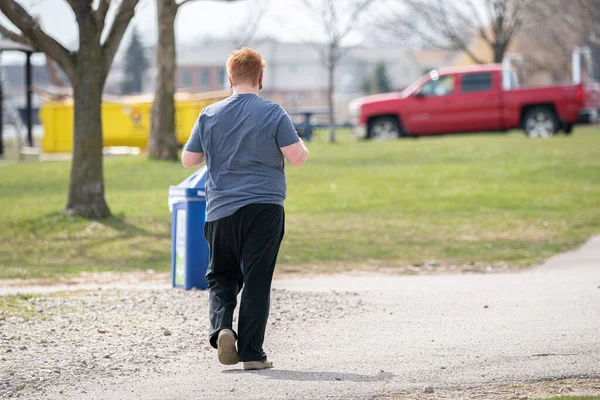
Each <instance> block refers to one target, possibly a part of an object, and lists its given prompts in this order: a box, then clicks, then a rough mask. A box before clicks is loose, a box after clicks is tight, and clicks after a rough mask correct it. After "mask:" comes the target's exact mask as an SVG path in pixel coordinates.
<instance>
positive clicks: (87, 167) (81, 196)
mask: <svg viewBox="0 0 600 400" xmlns="http://www.w3.org/2000/svg"><path fill="white" fill-rule="evenodd" d="M78 11H79V10H78ZM92 18H93V16H92V15H91V14H90V13H89V11H88V10H85V11H84V12H83V13H82V14H81V15H78V21H79V26H80V34H79V41H80V42H79V43H80V45H79V53H78V56H77V63H76V65H75V77H74V78H75V79H74V81H73V107H74V126H73V161H72V163H71V180H70V182H69V198H68V201H67V206H66V207H65V212H66V213H67V214H68V215H72V216H79V217H85V218H104V217H108V216H110V210H109V209H108V205H107V204H106V200H105V198H104V178H103V168H102V147H103V143H102V90H103V88H104V80H105V78H104V75H105V71H104V59H103V54H102V50H101V48H100V46H98V45H97V44H96V43H97V42H99V40H100V35H101V31H99V30H98V29H97V28H96V25H95V23H94V22H93V19H92Z"/></svg>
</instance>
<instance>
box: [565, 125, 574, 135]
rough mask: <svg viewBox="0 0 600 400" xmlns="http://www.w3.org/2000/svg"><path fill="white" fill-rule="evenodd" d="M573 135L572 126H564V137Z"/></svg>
mask: <svg viewBox="0 0 600 400" xmlns="http://www.w3.org/2000/svg"><path fill="white" fill-rule="evenodd" d="M571 133H573V124H567V125H565V135H570V134H571Z"/></svg>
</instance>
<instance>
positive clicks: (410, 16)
mask: <svg viewBox="0 0 600 400" xmlns="http://www.w3.org/2000/svg"><path fill="white" fill-rule="evenodd" d="M529 1H530V2H531V1H537V0H529ZM481 3H483V8H482V4H481ZM403 4H404V5H405V9H404V10H403V11H402V12H399V11H396V12H394V11H391V14H392V16H391V17H390V18H389V19H388V20H387V21H385V22H384V23H383V24H382V28H383V29H384V30H386V31H388V32H391V33H393V34H394V35H395V36H397V37H399V38H401V39H403V40H405V41H407V42H409V44H410V43H412V44H413V45H415V46H416V47H433V48H438V49H444V50H452V51H461V52H464V53H465V54H466V55H467V56H469V57H470V58H471V59H472V60H473V61H475V62H477V63H481V62H482V61H483V60H482V57H481V56H480V55H477V54H475V53H474V52H473V51H472V50H471V49H470V45H471V42H472V40H473V39H475V38H477V37H478V38H480V39H481V40H483V41H484V42H485V43H486V44H487V45H488V46H489V47H490V49H491V50H492V53H493V59H494V61H495V62H500V60H501V59H502V57H503V55H504V52H505V51H506V49H507V48H508V46H509V44H510V43H511V41H512V39H513V37H514V36H515V34H516V33H517V31H518V30H519V29H520V28H521V22H522V19H523V13H521V7H522V4H523V0H482V1H475V0H463V1H461V2H451V1H446V0H404V1H403ZM482 11H484V12H485V15H486V17H485V18H484V17H483V16H482Z"/></svg>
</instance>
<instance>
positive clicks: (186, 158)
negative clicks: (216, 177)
mask: <svg viewBox="0 0 600 400" xmlns="http://www.w3.org/2000/svg"><path fill="white" fill-rule="evenodd" d="M203 162H204V153H194V152H192V151H187V150H184V151H183V153H182V154H181V163H182V164H183V166H184V167H185V168H194V167H197V166H199V165H200V164H202V163H203Z"/></svg>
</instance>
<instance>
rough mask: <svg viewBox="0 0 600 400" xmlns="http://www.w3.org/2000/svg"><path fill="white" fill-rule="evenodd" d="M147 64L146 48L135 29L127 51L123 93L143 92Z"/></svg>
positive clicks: (122, 84)
mask: <svg viewBox="0 0 600 400" xmlns="http://www.w3.org/2000/svg"><path fill="white" fill-rule="evenodd" d="M147 65H148V59H147V57H146V49H144V45H143V44H142V41H141V40H140V35H139V34H138V32H137V29H134V30H133V33H132V35H131V40H130V42H129V46H128V47H127V52H126V53H125V77H124V79H123V82H122V83H121V93H123V94H132V93H141V92H142V80H143V78H144V71H145V70H146V66H147Z"/></svg>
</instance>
